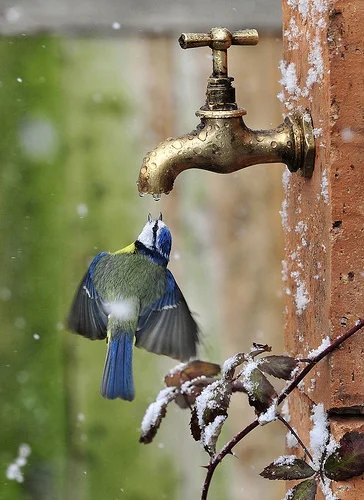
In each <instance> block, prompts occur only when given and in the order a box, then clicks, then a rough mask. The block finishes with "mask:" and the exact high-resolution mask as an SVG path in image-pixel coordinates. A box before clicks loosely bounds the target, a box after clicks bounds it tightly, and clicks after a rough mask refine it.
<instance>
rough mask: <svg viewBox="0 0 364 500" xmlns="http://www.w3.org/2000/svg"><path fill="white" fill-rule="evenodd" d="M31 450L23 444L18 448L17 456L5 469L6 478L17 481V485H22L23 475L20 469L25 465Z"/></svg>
mask: <svg viewBox="0 0 364 500" xmlns="http://www.w3.org/2000/svg"><path fill="white" fill-rule="evenodd" d="M31 452H32V450H31V448H30V446H29V445H28V444H26V443H23V444H21V445H20V446H19V451H18V456H17V458H16V459H15V460H14V462H12V463H11V464H9V465H8V467H7V469H6V477H7V478H8V479H10V480H12V481H17V482H18V483H22V482H23V481H24V474H23V471H22V468H23V467H24V466H25V465H26V464H27V461H28V460H27V459H28V457H29V455H30V454H31Z"/></svg>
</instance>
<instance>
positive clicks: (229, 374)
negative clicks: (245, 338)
mask: <svg viewBox="0 0 364 500" xmlns="http://www.w3.org/2000/svg"><path fill="white" fill-rule="evenodd" d="M244 361H247V357H246V355H245V354H244V353H243V352H238V353H237V354H235V355H234V356H232V357H231V358H229V359H227V360H226V361H225V362H224V364H223V365H222V374H223V377H224V378H226V379H228V380H231V379H232V378H233V377H234V373H235V369H236V368H237V367H238V366H240V365H241V364H243V363H244Z"/></svg>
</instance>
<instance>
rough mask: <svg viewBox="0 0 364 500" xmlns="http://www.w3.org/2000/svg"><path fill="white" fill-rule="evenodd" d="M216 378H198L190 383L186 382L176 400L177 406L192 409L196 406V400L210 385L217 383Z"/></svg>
mask: <svg viewBox="0 0 364 500" xmlns="http://www.w3.org/2000/svg"><path fill="white" fill-rule="evenodd" d="M215 380H216V379H214V378H206V377H201V378H196V379H194V380H192V381H191V382H190V383H189V382H185V383H184V384H183V385H182V386H181V388H180V391H179V394H178V396H177V397H176V399H175V402H176V404H177V405H178V406H179V407H180V408H182V409H185V408H191V406H193V405H194V404H195V401H196V398H197V397H198V396H199V395H200V394H201V392H202V391H203V390H204V389H205V388H206V387H207V386H208V385H210V384H212V383H213V382H215Z"/></svg>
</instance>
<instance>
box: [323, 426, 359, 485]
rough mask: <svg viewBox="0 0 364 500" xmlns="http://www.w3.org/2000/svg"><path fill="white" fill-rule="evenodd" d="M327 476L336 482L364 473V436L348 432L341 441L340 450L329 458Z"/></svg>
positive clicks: (325, 467)
mask: <svg viewBox="0 0 364 500" xmlns="http://www.w3.org/2000/svg"><path fill="white" fill-rule="evenodd" d="M324 470H325V474H326V476H327V477H328V478H330V479H334V480H335V481H344V480H346V479H350V478H351V477H355V476H359V475H360V474H363V472H364V434H363V433H360V432H356V431H353V432H347V433H346V434H344V435H343V437H342V438H341V439H340V443H339V448H337V449H336V450H335V451H334V452H333V453H332V454H331V455H329V456H328V457H327V460H326V462H325V465H324Z"/></svg>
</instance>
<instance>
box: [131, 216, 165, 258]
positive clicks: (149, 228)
mask: <svg viewBox="0 0 364 500" xmlns="http://www.w3.org/2000/svg"><path fill="white" fill-rule="evenodd" d="M138 243H139V244H141V246H143V247H145V249H147V254H148V255H149V256H150V257H151V259H152V260H155V261H162V263H166V264H167V263H168V260H169V254H170V253H171V247H172V235H171V232H170V230H169V229H168V227H167V226H166V224H165V223H164V222H163V220H162V214H161V213H160V214H159V217H158V219H155V220H154V219H153V217H152V216H151V214H149V215H148V221H147V223H146V224H145V226H144V227H143V229H142V232H141V233H140V234H139V236H138V239H137V241H136V244H137V246H138Z"/></svg>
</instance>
